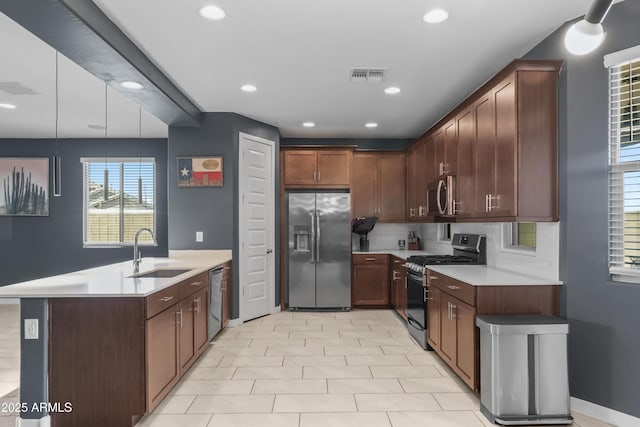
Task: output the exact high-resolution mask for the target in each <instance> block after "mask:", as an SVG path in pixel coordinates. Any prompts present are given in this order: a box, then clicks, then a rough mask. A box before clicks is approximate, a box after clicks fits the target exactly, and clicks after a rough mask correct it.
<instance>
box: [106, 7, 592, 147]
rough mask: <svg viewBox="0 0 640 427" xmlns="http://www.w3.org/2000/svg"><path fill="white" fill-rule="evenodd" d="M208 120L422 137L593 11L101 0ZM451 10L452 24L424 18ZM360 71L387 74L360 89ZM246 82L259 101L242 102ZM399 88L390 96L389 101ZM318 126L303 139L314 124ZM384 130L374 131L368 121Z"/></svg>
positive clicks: (296, 133) (291, 132)
mask: <svg viewBox="0 0 640 427" xmlns="http://www.w3.org/2000/svg"><path fill="white" fill-rule="evenodd" d="M94 1H95V3H96V4H97V5H98V6H99V7H100V8H101V9H102V10H103V11H104V12H105V13H106V14H107V15H108V16H109V17H110V18H111V19H112V20H113V21H114V22H115V23H116V25H118V26H119V27H120V28H121V29H122V30H123V32H124V33H125V34H127V36H128V37H129V38H130V39H131V40H132V41H134V43H136V44H137V45H138V46H139V47H140V48H141V49H142V50H143V51H144V52H145V53H146V54H147V56H148V57H149V58H150V59H151V60H152V61H154V63H155V64H156V65H157V66H158V67H159V68H160V69H162V70H163V71H164V72H165V74H167V75H168V76H169V77H170V78H171V79H172V80H173V81H174V82H175V83H176V84H177V86H179V87H180V88H181V89H182V90H183V91H184V92H185V93H186V94H187V95H188V96H189V97H190V98H191V99H193V100H194V102H195V103H196V104H198V105H199V107H200V108H201V110H202V111H233V112H237V113H240V114H243V115H246V116H249V117H252V118H255V119H258V120H261V121H264V122H266V123H270V124H274V125H276V126H278V127H279V128H280V130H281V133H282V135H283V136H285V137H376V138H386V137H393V138H406V137H415V136H417V135H419V134H421V133H422V132H423V131H425V130H426V129H427V128H428V127H429V126H430V125H432V124H433V123H435V122H436V121H437V120H438V119H440V118H441V117H442V116H443V115H444V114H445V113H447V112H448V111H449V110H450V109H451V108H452V107H454V106H455V105H457V104H458V103H459V102H460V101H461V100H462V99H464V98H465V97H466V96H467V95H468V94H469V93H470V92H472V91H473V90H475V89H476V88H477V87H478V86H480V85H481V84H482V83H483V82H485V81H486V80H487V79H488V78H490V77H491V76H492V75H493V74H494V73H496V72H497V71H499V70H500V69H501V68H503V67H504V66H505V65H506V64H507V63H509V62H510V61H511V60H512V59H514V58H516V57H520V56H522V55H523V54H525V53H526V52H527V51H528V50H529V49H531V48H532V47H533V46H535V45H536V44H537V43H539V42H540V41H541V40H543V39H544V38H545V37H546V36H547V35H549V34H550V33H551V32H553V31H554V30H555V29H557V28H558V27H559V26H560V25H562V24H563V23H564V22H566V21H567V20H570V19H573V18H575V17H578V16H580V15H583V14H584V13H585V12H586V11H587V9H588V7H589V5H590V3H591V0H562V1H558V0H518V1H514V0H473V1H469V0H447V1H446V2H445V1H433V0H402V1H382V0H349V1H344V0H324V1H291V0H269V1H264V0H246V1H237V0H215V1H214V2H213V3H215V4H216V5H217V6H219V7H221V8H222V9H224V10H225V12H226V18H225V19H224V20H222V21H208V20H205V19H202V18H201V17H200V15H199V13H198V11H199V9H200V8H201V7H202V6H204V5H205V4H208V3H209V2H208V1H207V0H198V1H191V2H183V1H173V0H136V1H135V2H131V1H130V0H94ZM435 7H444V8H446V9H447V10H448V12H449V19H448V20H447V21H445V22H444V23H441V24H437V25H429V24H426V23H424V22H423V20H422V17H423V16H424V14H425V13H426V12H427V11H429V10H430V9H432V8H435ZM360 65H374V66H376V67H383V68H385V69H386V72H385V77H384V81H383V82H382V84H380V85H375V84H353V83H351V81H350V79H349V75H350V74H349V73H350V70H351V69H352V68H354V67H358V66H360ZM245 83H251V84H254V85H255V86H256V87H257V88H258V90H257V91H256V92H254V93H249V94H247V93H243V92H241V91H240V90H239V88H240V86H242V85H243V84H245ZM387 85H388V86H391V85H393V86H398V87H399V88H401V90H402V91H401V93H400V94H398V95H394V96H390V95H385V94H384V92H383V90H384V88H385V87H387ZM307 120H309V121H313V122H315V123H316V126H315V127H314V128H304V127H302V125H301V123H302V122H304V121H307ZM368 121H375V122H378V123H379V126H378V128H376V129H366V128H365V127H364V124H365V122H368Z"/></svg>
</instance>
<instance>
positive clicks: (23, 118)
mask: <svg viewBox="0 0 640 427" xmlns="http://www.w3.org/2000/svg"><path fill="white" fill-rule="evenodd" d="M55 55H56V53H55V50H54V49H53V48H52V47H51V46H49V45H48V44H46V43H44V42H43V41H42V40H40V39H39V38H37V37H36V36H34V35H33V34H31V33H30V32H29V31H27V30H26V29H24V28H23V27H21V26H20V25H18V24H16V23H15V22H14V21H12V20H11V19H9V18H8V17H7V16H5V15H3V14H0V64H2V66H1V67H0V103H10V104H14V105H16V107H17V108H16V109H14V110H5V109H0V138H53V137H54V136H55V106H56V99H55V88H56V83H55V71H56V66H55V64H56V62H55V61H56V59H55ZM58 68H59V73H58V75H59V86H58V87H59V106H60V108H59V123H58V137H59V138H102V137H104V128H103V126H104V123H105V113H104V106H105V102H104V98H105V95H104V93H105V90H104V82H102V81H101V80H99V79H97V78H96V77H94V76H93V75H92V74H90V73H88V72H87V71H85V70H84V69H83V68H81V67H79V66H78V65H76V64H75V63H73V62H71V61H70V60H69V59H67V58H66V57H64V56H63V55H59V67H58ZM108 94H109V95H108V96H109V97H108V106H109V111H108V114H107V118H108V125H107V131H108V137H110V138H134V137H138V117H139V112H138V105H137V104H134V103H133V102H132V101H130V100H129V99H128V98H126V97H124V96H123V95H122V94H120V93H119V92H117V91H115V90H113V89H111V88H109V91H108ZM90 126H91V127H90ZM96 127H97V129H96ZM142 136H143V137H145V138H166V137H167V125H166V124H164V123H163V122H162V121H160V120H159V119H157V118H156V117H154V116H152V115H151V114H149V113H147V112H146V111H142Z"/></svg>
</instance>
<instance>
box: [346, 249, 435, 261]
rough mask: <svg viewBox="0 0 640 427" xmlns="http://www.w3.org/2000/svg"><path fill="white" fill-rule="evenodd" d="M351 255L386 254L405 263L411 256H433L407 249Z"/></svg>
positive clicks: (354, 252)
mask: <svg viewBox="0 0 640 427" xmlns="http://www.w3.org/2000/svg"><path fill="white" fill-rule="evenodd" d="M351 253H352V254H353V255H384V254H388V255H393V256H396V257H398V258H402V259H403V260H405V261H406V259H407V258H409V257H410V256H413V255H433V253H432V252H427V251H416V250H413V251H410V250H408V249H404V250H400V249H381V250H373V251H368V252H361V251H352V252H351Z"/></svg>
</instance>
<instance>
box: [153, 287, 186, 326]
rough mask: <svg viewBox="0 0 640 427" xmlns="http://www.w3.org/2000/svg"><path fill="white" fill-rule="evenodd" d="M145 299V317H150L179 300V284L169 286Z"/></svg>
mask: <svg viewBox="0 0 640 427" xmlns="http://www.w3.org/2000/svg"><path fill="white" fill-rule="evenodd" d="M145 300H146V306H147V319H150V318H152V317H153V316H155V315H156V314H158V313H160V312H161V311H164V310H166V309H167V308H169V307H171V306H172V305H174V304H176V303H177V302H179V301H180V286H179V284H178V285H173V286H170V287H168V288H167V289H163V290H161V291H158V292H156V293H155V294H153V295H149V296H148V297H147V298H145Z"/></svg>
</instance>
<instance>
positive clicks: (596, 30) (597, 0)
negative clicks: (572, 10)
mask: <svg viewBox="0 0 640 427" xmlns="http://www.w3.org/2000/svg"><path fill="white" fill-rule="evenodd" d="M612 4H613V0H594V1H593V3H592V4H591V7H590V8H589V11H588V12H587V14H586V15H585V16H584V19H582V20H580V21H578V22H576V23H575V24H573V25H572V26H571V27H569V29H568V30H567V33H566V34H565V36H564V45H565V47H566V48H567V50H568V51H569V52H571V53H572V54H574V55H586V54H587V53H590V52H593V51H594V50H596V49H597V48H598V47H599V46H600V45H601V44H602V42H603V41H604V38H605V32H604V28H603V27H602V21H603V20H604V18H605V17H606V16H607V13H609V9H611V5H612Z"/></svg>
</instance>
